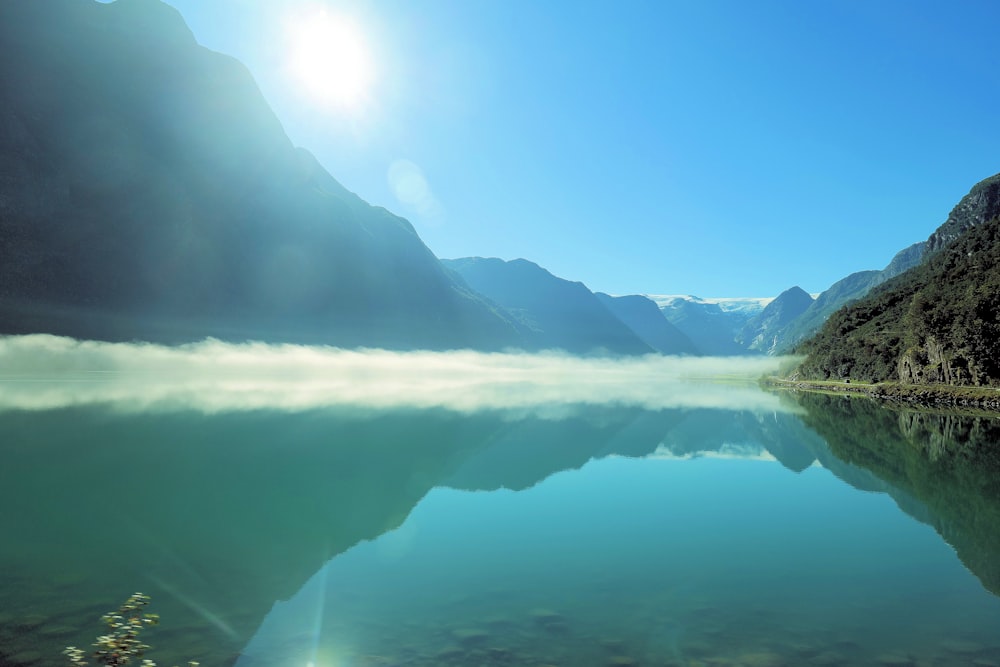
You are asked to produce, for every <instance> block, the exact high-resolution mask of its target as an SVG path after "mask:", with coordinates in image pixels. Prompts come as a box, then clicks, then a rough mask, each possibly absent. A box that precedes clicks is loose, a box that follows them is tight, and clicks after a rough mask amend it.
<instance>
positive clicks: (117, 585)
mask: <svg viewBox="0 0 1000 667" xmlns="http://www.w3.org/2000/svg"><path fill="white" fill-rule="evenodd" d="M761 404H762V405H767V401H763V400H762V402H761ZM782 404H783V405H785V407H786V408H787V409H782V410H763V409H742V410H726V409H719V408H697V407H679V408H662V409H648V408H644V407H629V406H627V405H623V404H614V405H594V404H590V405H585V406H563V407H562V408H561V409H560V410H558V411H556V412H545V411H539V412H535V413H533V412H531V411H527V412H526V411H524V410H523V409H519V410H518V411H516V412H512V411H510V410H507V409H493V410H490V409H480V410H472V411H469V410H465V411H454V410H448V409H446V408H433V409H418V408H413V407H409V408H387V407H380V408H377V409H376V408H361V407H358V406H352V407H346V406H341V407H336V406H325V407H310V408H308V409H295V410H292V409H288V408H281V409H277V408H273V409H268V408H262V407H259V406H255V407H254V408H253V409H249V410H234V409H218V410H208V411H204V410H203V411H199V410H194V409H191V405H190V402H185V403H184V404H183V405H179V406H175V407H173V408H169V407H163V406H159V407H157V408H156V409H151V408H134V407H133V408H129V409H122V407H121V405H116V404H114V403H113V402H107V403H102V404H83V405H77V404H73V403H72V402H67V401H63V402H62V403H61V404H58V405H48V404H46V405H43V406H41V407H36V408H33V409H27V408H25V407H23V406H18V407H8V408H5V409H2V410H0V433H2V435H3V437H2V441H0V451H2V456H3V461H4V463H3V466H2V467H0V502H2V507H3V508H4V509H3V512H2V514H0V530H2V534H3V535H4V536H5V540H4V547H3V549H2V550H0V600H2V601H3V604H2V607H0V665H2V666H18V667H21V666H27V665H49V664H53V665H56V664H62V662H61V660H60V658H59V653H60V651H61V649H62V648H63V647H64V646H66V645H68V644H75V645H78V646H88V645H89V644H90V643H91V642H92V641H93V638H94V637H95V636H96V635H97V634H100V633H101V632H102V628H101V626H100V622H99V617H100V615H101V614H102V613H103V612H105V611H108V610H110V609H113V608H114V607H116V606H117V605H118V604H119V603H120V602H121V601H122V600H124V599H125V598H126V597H127V596H128V595H129V594H130V593H132V592H133V591H135V590H141V591H143V592H145V593H148V594H150V595H151V596H152V599H153V602H152V611H155V612H157V613H159V614H160V615H161V617H162V624H161V626H160V627H157V628H154V629H152V630H150V631H149V633H148V642H149V643H150V644H152V645H153V647H154V648H153V649H152V651H151V652H150V657H152V658H154V659H155V660H156V661H157V663H158V664H160V665H169V664H174V663H180V664H186V660H188V659H193V660H200V661H201V664H202V665H217V664H218V665H231V664H237V665H241V666H243V667H255V666H257V665H296V666H299V667H306V666H307V665H312V666H313V667H326V666H330V667H334V666H336V667H341V666H347V665H436V664H441V665H801V664H813V665H854V664H862V665H864V664H872V665H877V664H883V665H894V664H895V665H906V664H913V665H959V664H976V665H981V666H986V665H990V664H1000V598H998V597H997V596H996V594H995V593H996V592H998V591H1000V585H998V583H1000V565H998V563H1000V548H998V545H997V541H998V539H1000V501H998V499H1000V488H998V484H1000V481H998V480H1000V475H998V474H997V470H1000V466H997V463H996V455H995V452H996V449H997V445H998V444H1000V440H998V439H997V438H996V436H995V433H996V432H997V424H996V421H995V420H993V419H992V418H986V417H982V416H979V417H959V416H955V415H948V414H923V413H913V412H901V411H891V410H885V409H883V408H880V407H878V406H875V405H874V404H870V403H859V402H857V401H854V402H850V401H847V402H845V401H844V400H842V399H829V398H823V397H815V398H810V399H806V400H805V401H800V402H795V401H791V400H790V399H788V398H785V399H782ZM991 591H992V592H991Z"/></svg>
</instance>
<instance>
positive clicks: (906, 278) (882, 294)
mask: <svg viewBox="0 0 1000 667" xmlns="http://www.w3.org/2000/svg"><path fill="white" fill-rule="evenodd" d="M998 192H1000V175H997V176H993V177H992V178H989V179H986V180H985V181H983V182H981V183H979V184H977V185H976V186H975V187H974V188H973V189H972V191H971V192H970V193H969V194H968V195H967V196H966V197H964V198H963V199H962V201H961V202H959V204H958V205H957V206H956V207H955V209H954V210H953V211H952V214H951V215H950V216H949V218H948V221H947V222H945V224H944V225H942V227H941V228H939V229H938V230H937V231H935V232H934V234H932V235H931V238H930V239H929V240H928V246H929V247H932V246H934V245H935V244H936V243H940V242H941V241H940V240H941V239H943V238H945V237H948V236H949V235H953V234H956V233H957V234H958V236H957V237H954V238H953V240H952V241H950V242H945V245H944V246H943V247H942V248H941V249H939V250H937V251H936V252H933V253H931V254H929V255H928V256H926V257H925V259H924V261H923V263H921V264H920V265H919V266H917V267H915V268H913V269H911V270H910V271H907V272H906V273H903V274H902V275H900V276H897V277H896V278H895V279H893V280H891V281H889V282H887V283H885V284H884V285H882V286H880V287H878V288H876V289H875V290H873V291H872V293H871V294H870V295H869V296H868V297H866V298H865V299H862V300H861V301H859V302H857V303H855V304H853V305H851V306H848V307H847V308H844V309H842V310H840V311H838V312H837V313H835V314H834V315H833V316H832V317H831V318H830V319H829V320H828V321H827V323H826V325H824V327H823V328H822V330H821V331H820V332H819V334H818V335H817V336H816V337H815V338H813V339H812V340H810V341H808V342H807V343H806V344H804V345H803V346H802V350H803V351H804V352H806V353H807V354H808V356H807V358H806V360H805V361H804V362H803V363H802V365H801V366H800V367H799V370H798V373H799V375H800V376H802V377H808V378H854V379H858V380H864V381H872V382H877V381H883V380H900V381H903V382H908V383H947V384H968V385H992V384H997V383H998V382H1000V220H998V218H997V216H998V215H1000V196H997V194H998ZM984 220H985V221H984ZM957 229H962V230H963V231H961V232H957V231H955V230H957ZM935 239H938V240H937V241H935Z"/></svg>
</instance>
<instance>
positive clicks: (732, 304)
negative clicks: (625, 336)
mask: <svg viewBox="0 0 1000 667" xmlns="http://www.w3.org/2000/svg"><path fill="white" fill-rule="evenodd" d="M647 296H648V297H649V298H650V299H652V300H653V301H655V302H656V304H657V305H658V306H659V307H660V310H661V311H662V312H663V315H664V317H666V318H667V320H669V321H670V323H671V324H673V325H674V326H675V327H677V328H678V329H680V331H681V332H682V333H683V334H684V335H686V336H687V337H688V338H690V339H691V341H692V342H694V344H695V347H696V348H697V349H698V351H699V352H700V353H701V354H707V355H715V356H736V355H745V354H755V352H753V351H750V350H748V349H747V348H746V346H745V345H742V344H740V343H738V342H737V341H736V337H737V335H738V334H739V332H740V331H741V330H742V329H743V327H744V326H746V323H747V322H749V321H750V319H752V318H753V317H755V316H757V315H758V314H759V313H761V312H762V311H763V309H764V307H765V306H766V305H767V304H768V303H769V302H770V301H771V300H770V299H753V298H742V299H699V298H698V297H692V296H668V295H652V294H651V295H647Z"/></svg>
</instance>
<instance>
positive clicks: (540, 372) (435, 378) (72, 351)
mask: <svg viewBox="0 0 1000 667" xmlns="http://www.w3.org/2000/svg"><path fill="white" fill-rule="evenodd" d="M785 361H786V360H785V359H782V358H776V357H746V358H733V357H725V358H704V357H663V356H658V355H657V356H653V355H650V356H646V357H637V358H627V359H594V358H581V357H574V356H570V355H565V354H558V353H542V354H529V353H483V352H473V351H467V350H463V351H451V352H392V351H386V350H374V349H372V350H342V349H337V348H329V347H312V346H301V345H269V344H265V343H242V344H232V343H223V342H220V341H217V340H211V339H210V340H205V341H202V342H200V343H193V344H189V345H183V346H179V347H166V346H162V345H153V344H144V343H104V342H95V341H78V340H74V339H72V338H64V337H58V336H49V335H40V334H36V335H29V336H10V337H2V338H0V409H19V410H47V409H55V408H62V407H67V406H73V405H107V406H109V407H112V408H113V409H117V410H122V411H130V412H133V411H134V412H140V411H147V410H196V411H199V412H204V413H215V412H226V411H239V410H260V409H276V410H288V411H301V410H310V409H316V408H323V407H330V406H349V407H350V406H356V407H368V408H377V409H391V408H415V409H422V408H445V409H450V410H455V411H460V412H475V411H481V410H517V411H525V410H526V411H531V412H536V411H538V412H540V411H542V410H543V409H545V408H548V409H551V408H553V407H559V406H576V405H596V404H604V405H609V404H610V405H627V406H638V407H643V408H647V409H661V408H680V407H716V408H727V409H734V410H755V411H767V412H772V411H782V412H786V411H789V410H790V408H789V407H788V406H786V405H784V404H783V403H782V402H780V401H779V400H778V398H777V397H776V396H774V395H772V394H768V393H765V392H762V391H760V390H759V389H758V387H757V386H756V380H757V378H759V377H760V376H762V375H765V374H769V373H775V372H777V371H778V368H779V366H781V365H782V364H783V363H785Z"/></svg>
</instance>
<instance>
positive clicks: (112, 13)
mask: <svg viewBox="0 0 1000 667" xmlns="http://www.w3.org/2000/svg"><path fill="white" fill-rule="evenodd" d="M30 332H47V333H57V334H64V335H71V336H76V337H83V338H98V339H107V340H122V339H124V340H131V339H140V340H155V341H162V342H181V341H186V340H193V339H199V338H203V337H205V336H215V337H218V338H222V339H228V340H244V339H247V338H254V339H265V340H272V341H294V342H310V343H327V344H337V345H346V346H356V345H366V346H380V347H395V348H410V347H430V348H442V347H492V348H495V347H502V346H513V345H517V344H518V343H519V341H520V339H519V337H518V334H517V331H516V327H515V326H514V325H513V324H512V323H511V322H509V321H507V320H505V319H504V317H502V315H500V314H499V313H498V312H497V311H496V309H494V308H492V307H491V306H490V305H488V304H487V303H486V302H485V301H484V300H483V299H482V298H481V297H479V296H478V295H476V294H474V293H473V292H472V291H471V290H469V289H468V288H467V287H466V286H464V285H463V284H461V282H460V281H456V280H455V279H454V278H453V277H452V276H451V275H450V274H448V273H447V272H446V271H445V270H444V268H443V267H442V266H441V265H440V263H439V262H438V261H437V259H436V258H435V257H434V256H433V254H432V253H431V252H430V251H429V250H428V249H427V247H426V246H424V244H423V243H422V242H421V240H420V239H419V237H418V236H417V234H416V233H415V231H414V230H413V227H412V226H411V225H410V224H409V223H408V222H407V221H406V220H403V219H402V218H399V217H397V216H394V215H392V214H391V213H389V212H388V211H385V210H384V209H381V208H375V207H372V206H369V205H368V204H366V203H365V202H364V201H362V200H361V199H360V198H358V197H357V196H355V195H353V194H352V193H350V192H348V191H347V190H345V189H344V188H343V187H342V186H341V185H340V184H339V183H337V182H336V181H335V180H334V179H333V178H332V177H331V176H330V175H329V174H327V173H326V172H325V171H324V170H323V168H322V167H321V166H320V165H319V164H318V163H317V162H316V160H315V159H314V158H313V157H312V156H311V155H309V154H308V153H307V152H306V151H304V150H301V149H296V148H295V147H294V146H292V144H291V142H290V141H289V140H288V138H287V137H286V135H285V133H284V131H283V129H282V127H281V125H280V123H279V122H278V120H277V118H276V117H275V116H274V114H273V113H272V111H271V109H270V108H269V107H268V105H267V103H266V102H265V101H264V99H263V97H262V96H261V94H260V91H259V90H258V88H257V86H256V84H255V83H254V81H253V79H252V77H251V76H250V74H249V72H247V70H246V69H245V68H244V67H243V66H242V65H240V64H239V63H238V62H237V61H235V60H233V59H231V58H229V57H226V56H223V55H220V54H218V53H214V52H212V51H209V50H207V49H204V48H202V47H200V46H199V45H198V44H197V43H196V42H195V40H194V37H193V36H192V34H191V32H190V31H189V30H188V29H187V27H186V26H185V24H184V21H183V20H182V19H181V17H180V15H179V14H177V12H176V11H174V10H173V9H172V8H170V7H169V6H168V5H166V4H164V3H162V2H159V1H158V0H119V1H118V2H115V3H112V4H101V3H98V2H93V1H90V0H47V1H46V2H44V3H43V2H33V1H31V0H9V1H6V2H3V3H0V333H9V334H10V333H30Z"/></svg>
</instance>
